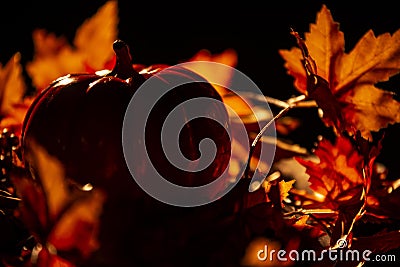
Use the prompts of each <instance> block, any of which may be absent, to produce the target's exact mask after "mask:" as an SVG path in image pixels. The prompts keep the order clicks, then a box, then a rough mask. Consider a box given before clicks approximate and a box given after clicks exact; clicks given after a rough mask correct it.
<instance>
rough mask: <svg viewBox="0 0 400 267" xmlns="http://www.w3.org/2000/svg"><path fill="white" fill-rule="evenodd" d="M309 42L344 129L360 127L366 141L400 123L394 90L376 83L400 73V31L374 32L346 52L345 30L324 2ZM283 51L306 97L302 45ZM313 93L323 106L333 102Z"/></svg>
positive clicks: (313, 25) (354, 130)
mask: <svg viewBox="0 0 400 267" xmlns="http://www.w3.org/2000/svg"><path fill="white" fill-rule="evenodd" d="M304 42H305V45H306V47H307V48H308V52H309V55H310V56H311V57H312V58H313V59H314V60H315V63H316V66H317V73H316V74H317V75H318V76H319V77H321V78H322V79H324V80H325V81H327V82H328V84H329V89H330V91H331V92H332V94H333V96H334V97H335V99H336V100H337V101H338V102H339V103H340V105H341V106H342V107H343V110H342V111H341V113H342V114H345V116H346V118H345V121H346V125H345V126H344V127H345V129H346V130H347V131H348V132H349V133H355V132H356V131H357V130H359V131H360V132H361V134H362V136H363V137H364V138H365V139H369V140H372V135H371V132H376V131H378V130H380V129H382V128H386V127H387V126H388V125H390V124H394V123H398V122H400V116H399V111H400V103H399V102H398V101H396V100H395V99H394V94H393V93H391V92H388V91H385V90H382V89H379V88H376V87H375V85H376V84H377V83H378V82H384V81H387V80H388V79H389V78H390V77H392V76H394V75H396V74H398V73H399V72H400V45H399V44H400V30H397V31H396V32H395V33H393V34H389V33H384V34H381V35H379V36H375V35H374V33H373V31H372V30H370V31H368V32H367V33H366V34H365V35H364V36H363V37H362V38H361V39H360V40H359V42H358V43H357V44H356V45H355V47H354V48H353V49H352V50H351V51H350V52H349V53H346V52H345V50H344V34H343V32H341V31H340V30H339V24H338V23H337V22H335V21H334V20H333V18H332V15H331V13H330V10H329V9H328V8H327V7H326V6H325V5H323V6H322V9H321V10H320V11H319V13H318V14H317V18H316V23H315V24H311V25H310V32H308V33H306V34H305V41H304ZM279 53H280V55H281V56H282V57H283V59H284V60H285V68H286V69H287V71H288V74H289V75H291V76H293V77H294V78H295V82H294V85H295V87H296V89H297V90H298V91H299V92H301V93H303V94H306V95H307V75H306V71H305V69H304V67H303V66H302V64H303V62H302V59H303V56H304V54H303V53H302V51H301V49H300V48H297V47H295V48H292V49H290V50H280V51H279ZM314 97H316V98H317V99H318V100H319V102H320V104H321V103H325V104H327V105H328V102H329V100H327V99H324V98H323V97H322V96H318V95H317V96H314ZM317 102H318V101H317ZM328 106H329V105H328ZM323 111H324V112H325V111H327V110H323ZM327 112H329V113H332V111H327ZM336 126H338V125H336ZM339 128H340V127H339Z"/></svg>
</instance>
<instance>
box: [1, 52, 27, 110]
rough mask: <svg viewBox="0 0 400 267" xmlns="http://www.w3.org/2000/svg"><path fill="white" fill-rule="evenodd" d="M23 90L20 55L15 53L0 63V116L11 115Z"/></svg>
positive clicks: (24, 85)
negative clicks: (4, 62)
mask: <svg viewBox="0 0 400 267" xmlns="http://www.w3.org/2000/svg"><path fill="white" fill-rule="evenodd" d="M25 92H26V84H25V81H24V78H23V76H22V66H21V55H20V54H19V53H16V54H14V55H13V56H12V57H11V59H10V60H9V61H8V62H7V63H6V64H5V65H4V66H2V65H1V64H0V117H2V118H4V117H7V116H12V115H13V113H14V112H13V111H14V105H16V104H18V103H20V102H22V99H23V97H24V95H25Z"/></svg>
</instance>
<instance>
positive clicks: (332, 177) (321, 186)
mask: <svg viewBox="0 0 400 267" xmlns="http://www.w3.org/2000/svg"><path fill="white" fill-rule="evenodd" d="M314 154H315V156H316V157H317V160H314V159H313V160H308V159H304V158H302V157H295V159H296V160H297V161H298V162H299V163H300V164H301V165H303V166H304V167H306V173H307V174H308V175H309V180H308V182H309V183H310V188H311V189H312V190H313V191H314V192H317V193H318V195H320V196H321V198H322V200H321V202H324V203H325V204H326V207H327V208H331V209H337V208H338V207H339V206H340V205H341V203H343V202H346V201H348V200H350V199H351V198H353V197H355V196H356V195H357V194H358V193H359V192H360V191H361V190H368V188H369V184H370V180H369V175H368V173H366V172H365V168H366V166H365V158H364V156H363V155H362V154H361V153H359V152H358V150H357V149H356V147H355V146H354V145H353V143H352V142H351V141H350V139H349V138H346V137H343V136H339V137H338V138H337V140H336V142H335V143H331V142H330V141H329V140H327V139H322V140H320V141H319V143H318V147H317V148H316V150H315V152H314ZM372 163H373V161H371V163H369V164H372Z"/></svg>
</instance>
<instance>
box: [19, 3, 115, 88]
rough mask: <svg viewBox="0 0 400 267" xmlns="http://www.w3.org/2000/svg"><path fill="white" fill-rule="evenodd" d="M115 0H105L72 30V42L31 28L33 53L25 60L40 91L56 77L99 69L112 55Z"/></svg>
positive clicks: (28, 70) (34, 83) (27, 68)
mask: <svg viewBox="0 0 400 267" xmlns="http://www.w3.org/2000/svg"><path fill="white" fill-rule="evenodd" d="M117 8H118V5H117V1H115V0H109V1H107V2H106V3H105V4H104V5H103V6H101V7H100V8H99V9H98V10H97V12H96V13H95V14H94V15H93V16H92V17H90V18H88V19H86V20H85V21H84V22H83V24H82V25H80V27H79V28H78V29H77V30H76V32H75V36H74V40H73V44H69V43H68V42H67V40H66V39H65V37H64V36H61V37H57V36H56V35H55V34H53V33H49V32H47V31H46V30H45V29H36V30H34V31H33V36H32V37H33V43H34V56H33V60H32V61H31V62H28V63H27V64H26V70H27V72H28V74H29V75H30V76H31V78H32V82H33V85H34V86H35V87H36V88H37V89H38V90H39V91H40V90H41V89H44V88H45V87H47V85H48V84H49V83H50V82H52V81H53V80H55V79H56V78H58V77H61V76H64V75H66V74H68V73H79V72H85V71H86V70H87V67H88V66H90V68H92V69H96V70H99V69H102V68H103V67H104V66H106V65H107V63H108V62H110V61H111V60H112V58H113V56H114V52H113V50H112V44H113V42H114V41H115V40H116V38H117V34H118V30H117V24H118V14H117V13H118V10H117Z"/></svg>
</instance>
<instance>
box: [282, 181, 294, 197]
mask: <svg viewBox="0 0 400 267" xmlns="http://www.w3.org/2000/svg"><path fill="white" fill-rule="evenodd" d="M295 182H296V180H295V179H293V180H289V181H287V182H286V181H285V180H282V181H279V192H280V195H281V200H284V199H286V198H287V197H288V196H289V191H290V189H292V187H293V184H294V183H295Z"/></svg>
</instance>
